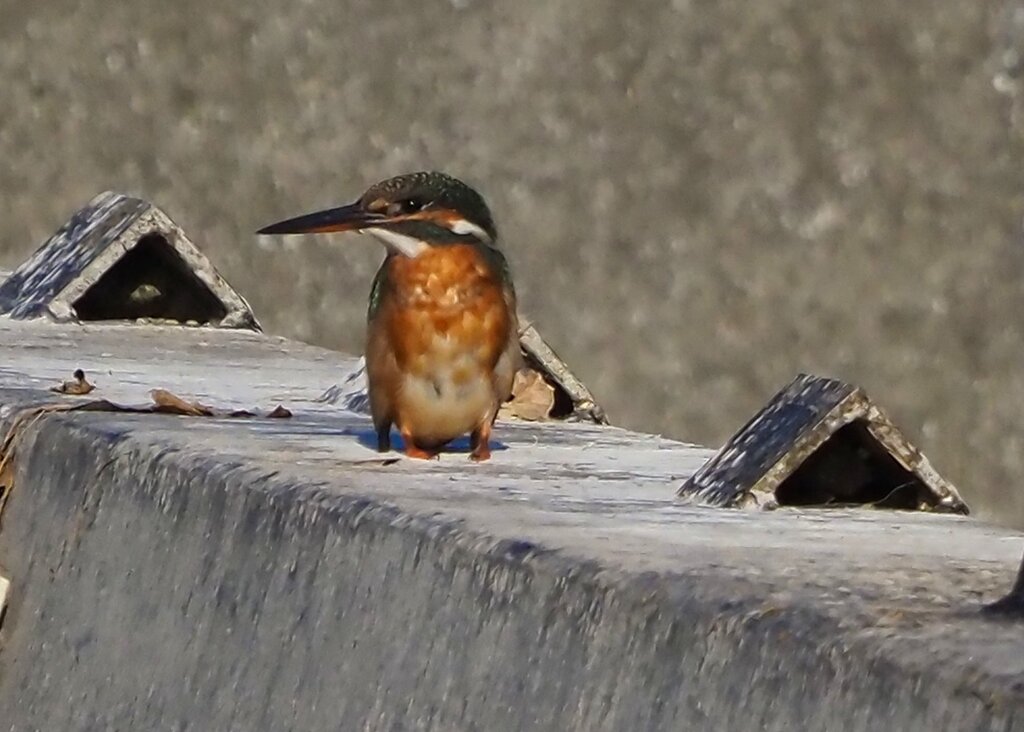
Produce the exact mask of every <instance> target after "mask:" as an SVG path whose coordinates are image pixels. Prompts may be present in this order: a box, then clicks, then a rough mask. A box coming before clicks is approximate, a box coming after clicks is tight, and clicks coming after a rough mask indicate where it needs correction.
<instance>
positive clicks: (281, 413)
mask: <svg viewBox="0 0 1024 732" xmlns="http://www.w3.org/2000/svg"><path fill="white" fill-rule="evenodd" d="M291 416H292V413H291V411H290V410H288V409H286V408H285V407H283V406H282V405H280V404H278V405H277V406H276V407H274V408H273V409H272V410H270V411H269V412H267V417H268V418H269V419H288V418H289V417H291Z"/></svg>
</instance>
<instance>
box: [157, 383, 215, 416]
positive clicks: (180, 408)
mask: <svg viewBox="0 0 1024 732" xmlns="http://www.w3.org/2000/svg"><path fill="white" fill-rule="evenodd" d="M149 396H150V397H151V398H152V399H153V404H154V405H155V406H154V409H153V411H154V412H166V413H170V414H183V415H187V416H190V417H212V416H213V410H212V409H210V408H209V407H207V406H205V405H203V404H200V403H199V402H188V401H185V400H184V399H182V398H181V397H180V396H178V395H177V394H172V393H171V392H169V391H167V390H166V389H152V390H151V391H150V392H149Z"/></svg>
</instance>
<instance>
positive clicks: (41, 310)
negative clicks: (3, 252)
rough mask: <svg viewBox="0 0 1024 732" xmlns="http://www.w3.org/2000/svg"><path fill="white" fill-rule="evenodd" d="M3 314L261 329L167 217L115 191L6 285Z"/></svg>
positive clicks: (1, 295)
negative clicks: (139, 319) (159, 321)
mask: <svg viewBox="0 0 1024 732" xmlns="http://www.w3.org/2000/svg"><path fill="white" fill-rule="evenodd" d="M0 314H7V315H9V316H10V317H12V318H17V319H24V318H38V317H49V318H52V319H54V320H58V321H79V320H136V319H138V318H140V317H145V318H151V319H155V320H161V321H180V322H185V321H190V320H194V321H195V322H197V323H204V324H210V325H217V326H220V327H226V328H243V329H250V330H259V329H260V326H259V323H258V322H257V321H256V318H255V316H254V315H253V313H252V310H251V309H250V307H249V304H248V303H247V302H246V301H245V299H244V298H243V297H242V296H241V295H239V294H238V293H237V292H236V291H235V290H234V289H233V288H232V287H231V286H230V285H229V284H228V283H227V282H226V281H225V280H224V278H223V277H221V276H220V274H219V273H218V272H217V270H216V269H215V268H214V266H213V264H212V263H211V262H210V261H209V259H207V257H206V256H205V255H204V254H203V253H202V252H201V251H200V250H199V248H198V247H196V245H195V244H193V243H192V241H191V240H190V239H189V238H188V237H187V236H186V235H185V233H184V232H183V231H182V230H181V228H180V227H179V226H178V225H177V224H175V223H174V221H172V220H171V218H170V217H169V216H167V214H165V213H164V212H163V211H161V210H160V209H159V208H157V207H156V206H154V205H153V204H151V203H149V202H148V201H144V200H142V199H139V198H132V197H130V196H127V195H124V194H121V193H114V192H111V191H107V192H104V193H101V194H100V195H98V196H96V197H95V198H94V199H92V200H91V201H90V202H89V203H88V204H87V205H86V206H85V207H83V208H82V209H80V210H79V211H77V212H76V213H75V214H74V215H73V216H72V217H71V218H70V219H69V220H68V222H67V223H66V224H64V226H62V227H61V228H60V230H59V231H57V232H56V233H55V234H54V235H53V236H51V237H50V238H49V239H48V240H47V241H46V242H44V243H43V245H42V246H41V247H39V249H38V250H36V252H35V253H34V254H33V255H32V256H31V257H30V258H29V259H28V260H27V261H26V262H24V263H23V264H22V265H21V266H20V267H18V268H17V269H16V270H15V271H14V272H12V273H11V274H10V275H9V276H8V277H7V278H6V280H4V281H3V282H2V283H0Z"/></svg>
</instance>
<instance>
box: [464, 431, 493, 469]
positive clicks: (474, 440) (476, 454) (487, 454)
mask: <svg viewBox="0 0 1024 732" xmlns="http://www.w3.org/2000/svg"><path fill="white" fill-rule="evenodd" d="M490 441H491V423H490V420H488V421H486V422H484V424H483V426H481V427H479V428H478V429H476V430H473V433H472V434H471V435H470V436H469V445H470V447H471V448H472V450H470V452H469V459H470V460H472V461H473V462H475V463H482V462H483V461H484V460H490V459H491V446H490V444H489V443H490Z"/></svg>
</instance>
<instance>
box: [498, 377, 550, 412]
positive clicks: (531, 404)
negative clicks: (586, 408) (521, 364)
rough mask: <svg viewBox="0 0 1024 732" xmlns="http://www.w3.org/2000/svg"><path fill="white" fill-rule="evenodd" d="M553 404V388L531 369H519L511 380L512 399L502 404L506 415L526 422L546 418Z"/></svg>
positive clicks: (502, 409)
mask: <svg viewBox="0 0 1024 732" xmlns="http://www.w3.org/2000/svg"><path fill="white" fill-rule="evenodd" d="M553 406H555V390H554V388H553V387H552V386H551V384H549V383H548V382H547V381H546V380H545V379H544V376H543V375H542V374H540V373H539V372H537V371H534V370H533V369H521V370H520V371H518V372H517V373H516V377H515V381H513V382H512V399H511V400H509V401H508V402H506V403H505V404H504V405H502V408H501V411H502V413H503V414H504V415H506V416H511V417H515V418H517V419H522V420H525V421H527V422H539V421H543V420H545V419H547V418H548V415H549V414H550V413H551V408H552V407H553Z"/></svg>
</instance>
